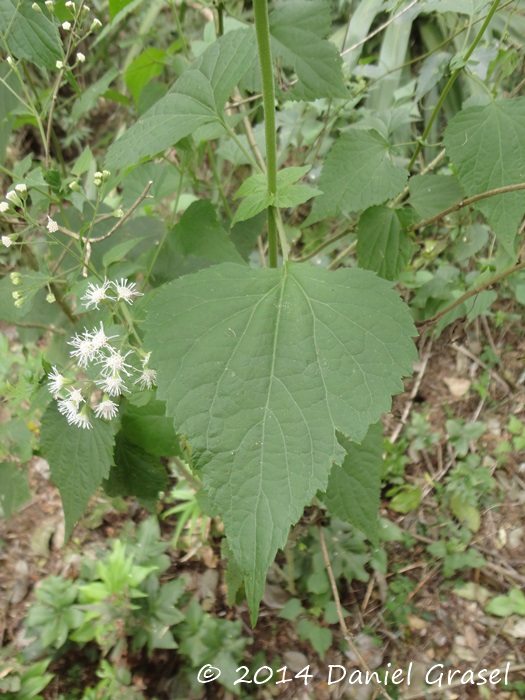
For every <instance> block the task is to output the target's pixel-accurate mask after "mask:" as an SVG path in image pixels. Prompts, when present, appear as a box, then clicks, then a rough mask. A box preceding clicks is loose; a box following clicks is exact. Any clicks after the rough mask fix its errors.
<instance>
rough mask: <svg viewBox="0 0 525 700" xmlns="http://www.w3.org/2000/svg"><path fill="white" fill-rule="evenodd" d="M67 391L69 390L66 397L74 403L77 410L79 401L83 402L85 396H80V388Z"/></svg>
mask: <svg viewBox="0 0 525 700" xmlns="http://www.w3.org/2000/svg"><path fill="white" fill-rule="evenodd" d="M68 391H69V396H68V399H69V400H70V401H71V402H72V403H74V404H75V406H76V407H77V411H78V407H79V406H80V404H81V403H83V402H84V401H85V398H84V397H83V396H82V392H81V391H80V389H68Z"/></svg>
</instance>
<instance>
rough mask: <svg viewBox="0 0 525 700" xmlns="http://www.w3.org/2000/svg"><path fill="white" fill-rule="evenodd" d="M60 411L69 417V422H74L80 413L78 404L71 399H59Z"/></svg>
mask: <svg viewBox="0 0 525 700" xmlns="http://www.w3.org/2000/svg"><path fill="white" fill-rule="evenodd" d="M57 405H58V410H59V412H60V413H61V414H62V415H63V416H65V417H66V418H67V422H68V423H72V422H73V421H74V420H75V419H76V417H77V415H78V406H77V405H76V403H75V402H74V401H71V399H60V400H59V401H57Z"/></svg>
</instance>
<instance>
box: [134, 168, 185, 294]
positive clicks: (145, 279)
mask: <svg viewBox="0 0 525 700" xmlns="http://www.w3.org/2000/svg"><path fill="white" fill-rule="evenodd" d="M179 173H180V177H179V186H178V187H177V194H176V195H175V204H174V205H173V212H174V214H176V212H177V209H178V206H179V200H180V196H181V193H182V183H183V182H184V170H180V171H179ZM172 226H173V221H171V222H170V225H169V226H166V230H165V231H164V234H163V235H162V238H161V239H160V241H159V244H158V246H157V247H156V249H155V253H154V255H153V258H152V259H151V262H150V264H149V266H148V270H147V272H146V276H145V277H144V281H143V282H142V290H143V291H144V290H145V289H146V286H147V284H148V281H149V278H150V276H151V273H152V272H153V268H154V267H155V263H156V262H157V258H158V257H159V254H160V251H161V250H162V248H163V247H164V244H165V243H166V239H167V238H168V235H169V233H170V231H171V229H172Z"/></svg>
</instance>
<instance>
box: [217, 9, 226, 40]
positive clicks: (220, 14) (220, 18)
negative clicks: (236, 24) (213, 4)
mask: <svg viewBox="0 0 525 700" xmlns="http://www.w3.org/2000/svg"><path fill="white" fill-rule="evenodd" d="M223 34H224V3H223V2H221V1H220V0H219V3H218V4H217V36H222V35H223Z"/></svg>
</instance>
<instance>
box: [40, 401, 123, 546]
mask: <svg viewBox="0 0 525 700" xmlns="http://www.w3.org/2000/svg"><path fill="white" fill-rule="evenodd" d="M113 443H114V435H113V426H112V425H111V424H110V423H106V422H105V421H102V420H98V419H93V427H92V428H91V429H90V430H87V429H84V428H77V427H76V426H71V425H68V422H67V420H66V419H65V418H64V416H62V415H61V414H60V413H59V412H58V409H57V407H56V405H55V404H54V403H53V404H51V405H50V406H49V407H48V409H47V411H46V412H45V413H44V415H43V417H42V426H41V430H40V444H41V447H42V453H43V455H44V457H45V458H46V459H47V461H48V462H49V467H50V469H51V478H52V480H53V482H54V483H55V484H56V486H57V487H58V490H59V491H60V496H61V498H62V506H63V508H64V515H65V518H66V538H68V537H69V536H70V534H71V532H72V530H73V527H74V525H75V523H76V521H77V520H78V519H79V518H80V517H81V515H83V513H84V511H85V509H86V506H87V504H88V501H89V499H90V498H91V496H92V495H93V494H94V493H95V491H96V490H97V488H98V487H99V486H100V484H101V482H102V479H104V478H107V476H108V474H109V469H110V466H111V464H112V463H113Z"/></svg>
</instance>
